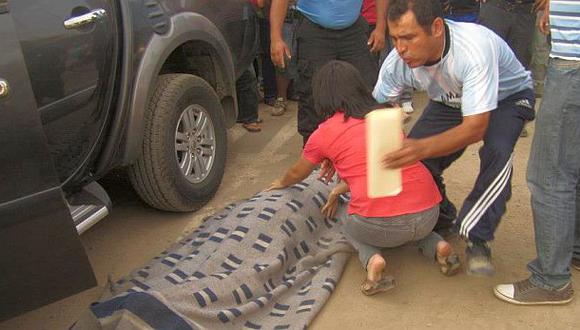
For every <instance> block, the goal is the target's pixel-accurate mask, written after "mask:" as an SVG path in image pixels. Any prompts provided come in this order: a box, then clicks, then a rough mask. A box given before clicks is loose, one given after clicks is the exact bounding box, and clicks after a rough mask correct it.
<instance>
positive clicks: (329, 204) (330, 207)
mask: <svg viewBox="0 0 580 330" xmlns="http://www.w3.org/2000/svg"><path fill="white" fill-rule="evenodd" d="M338 196H340V194H339V193H337V192H336V191H335V190H334V189H333V190H332V191H331V192H330V194H328V201H326V204H324V206H323V207H322V209H321V212H322V215H324V217H325V218H328V219H331V218H332V217H334V214H335V213H336V210H337V209H338Z"/></svg>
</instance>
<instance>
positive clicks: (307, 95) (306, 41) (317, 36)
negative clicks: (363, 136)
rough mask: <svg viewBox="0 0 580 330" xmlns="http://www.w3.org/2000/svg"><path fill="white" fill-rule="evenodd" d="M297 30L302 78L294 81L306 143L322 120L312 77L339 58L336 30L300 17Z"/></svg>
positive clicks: (301, 130) (301, 127) (300, 123)
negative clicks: (331, 61) (336, 47)
mask: <svg viewBox="0 0 580 330" xmlns="http://www.w3.org/2000/svg"><path fill="white" fill-rule="evenodd" d="M297 20H298V23H297V27H296V32H295V36H296V43H297V46H296V57H297V61H298V62H297V71H298V77H297V79H296V80H295V82H294V86H295V89H296V93H297V94H298V97H299V98H300V100H299V103H298V133H299V134H300V135H302V138H303V142H304V144H306V141H307V140H308V137H310V134H312V132H314V131H315V130H316V128H317V127H318V125H319V124H320V122H321V121H322V118H320V116H318V115H317V114H316V112H315V111H314V102H313V100H312V86H311V85H312V77H313V76H314V73H315V72H316V71H317V70H318V68H320V67H321V66H322V65H324V64H326V63H327V62H328V61H330V60H333V59H336V52H335V51H334V47H335V45H334V39H333V35H334V34H335V33H336V32H335V31H331V30H328V29H323V28H321V27H319V26H318V25H316V24H314V23H312V22H311V21H309V20H308V19H307V18H304V17H301V18H298V19H297Z"/></svg>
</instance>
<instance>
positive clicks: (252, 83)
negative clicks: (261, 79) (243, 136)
mask: <svg viewBox="0 0 580 330" xmlns="http://www.w3.org/2000/svg"><path fill="white" fill-rule="evenodd" d="M257 88H258V85H257V81H256V74H255V73H254V67H253V66H250V67H249V68H248V69H247V70H246V71H244V72H243V73H242V75H241V76H240V77H239V78H238V80H236V94H237V98H238V118H237V122H238V123H242V124H243V125H244V128H246V129H247V130H248V131H250V132H259V131H260V130H261V128H260V126H259V124H258V123H257V121H258V89H257Z"/></svg>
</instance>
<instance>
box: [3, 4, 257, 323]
mask: <svg viewBox="0 0 580 330" xmlns="http://www.w3.org/2000/svg"><path fill="white" fill-rule="evenodd" d="M100 9H102V10H104V11H105V12H106V15H105V16H103V17H101V19H100V20H98V21H96V22H95V23H91V24H90V25H87V26H85V27H81V28H75V29H66V28H65V27H64V25H63V22H64V21H66V20H68V19H70V18H73V17H77V16H78V15H82V14H87V13H91V12H93V11H95V10H100ZM256 34H257V24H256V16H255V12H254V10H253V7H252V6H251V5H250V3H249V1H248V0H220V1H215V0H188V1H175V0H116V1H110V0H0V50H1V52H0V79H1V80H4V81H6V82H8V84H9V85H10V94H9V95H8V96H6V97H2V96H0V242H1V244H2V245H1V249H0V251H1V252H0V261H1V263H2V266H1V267H0V320H1V319H5V318H8V317H11V316H14V315H16V314H18V313H22V312H23V311H26V310H30V309H33V308H36V307H39V306H41V305H43V304H46V303H49V302H52V301H55V300H57V299H61V298H64V297H66V296H69V295H71V294H74V293H76V292H79V291H82V290H84V289H87V288H89V287H92V286H94V285H96V280H95V277H94V275H93V272H92V269H91V266H90V263H89V260H88V258H87V256H86V254H85V251H84V248H83V246H82V244H81V241H80V239H79V236H78V234H77V231H76V229H75V226H74V224H73V221H72V218H71V214H70V212H69V209H68V202H67V198H68V196H71V195H74V194H75V193H76V192H78V191H79V190H81V189H82V188H83V187H84V186H86V184H87V183H90V182H93V181H94V180H96V179H99V178H101V177H102V176H104V175H105V174H106V173H108V172H109V171H110V170H112V169H114V168H118V167H121V166H127V165H130V164H131V163H132V162H133V161H135V158H136V155H137V154H138V152H137V151H138V149H139V148H140V146H141V143H142V138H143V132H144V125H143V113H144V111H145V109H146V107H147V104H148V101H149V98H150V97H151V95H152V92H153V89H154V86H155V81H156V78H157V76H158V75H159V74H160V73H164V70H168V61H171V60H175V59H176V58H177V59H178V58H179V56H176V54H177V55H179V54H181V53H182V52H184V54H185V56H186V57H187V56H189V55H196V56H197V55H199V56H201V57H202V58H203V61H205V62H203V63H202V64H203V65H206V64H207V65H210V66H211V72H209V73H208V72H206V74H208V79H209V80H210V82H211V84H212V86H213V87H214V89H215V91H216V93H217V95H218V96H219V98H220V100H221V104H222V108H223V111H224V116H225V118H226V123H227V124H228V125H230V126H231V125H233V123H235V118H236V116H237V103H236V93H235V79H236V78H237V77H238V76H239V74H241V72H242V71H243V70H245V69H246V68H247V66H249V65H250V64H251V61H252V59H253V56H254V54H255V50H256V46H257V44H256V41H257V39H258V38H257V35H256ZM184 44H187V47H184V46H183V45H184ZM199 47H202V48H199ZM198 67H199V63H198ZM192 68H193V70H194V71H193V72H191V71H186V70H185V69H183V70H184V71H183V72H184V73H193V74H196V73H197V72H196V71H195V70H196V66H195V65H192ZM179 70H182V69H179ZM178 72H181V71H178Z"/></svg>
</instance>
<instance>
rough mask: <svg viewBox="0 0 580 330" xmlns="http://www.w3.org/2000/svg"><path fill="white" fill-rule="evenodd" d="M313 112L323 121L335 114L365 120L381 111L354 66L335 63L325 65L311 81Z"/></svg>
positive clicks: (342, 62) (334, 61)
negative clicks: (368, 115)
mask: <svg viewBox="0 0 580 330" xmlns="http://www.w3.org/2000/svg"><path fill="white" fill-rule="evenodd" d="M312 96H313V98H314V109H315V111H316V113H317V114H318V115H319V116H321V117H322V118H323V119H324V120H326V119H328V118H329V117H332V115H334V113H335V112H336V111H342V112H344V119H345V120H346V119H348V117H353V118H358V119H363V118H364V117H365V115H366V114H367V113H369V112H370V111H371V110H374V109H376V108H378V107H379V105H378V103H377V101H375V99H374V98H373V95H372V93H371V90H370V88H369V87H368V86H367V84H366V82H365V81H364V79H363V77H362V76H361V74H360V73H359V72H358V70H357V69H356V68H355V67H354V66H352V65H351V64H349V63H347V62H344V61H337V60H332V61H330V62H328V63H326V64H325V65H323V66H322V67H321V68H320V69H319V70H318V72H316V74H315V75H314V78H313V79H312Z"/></svg>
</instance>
